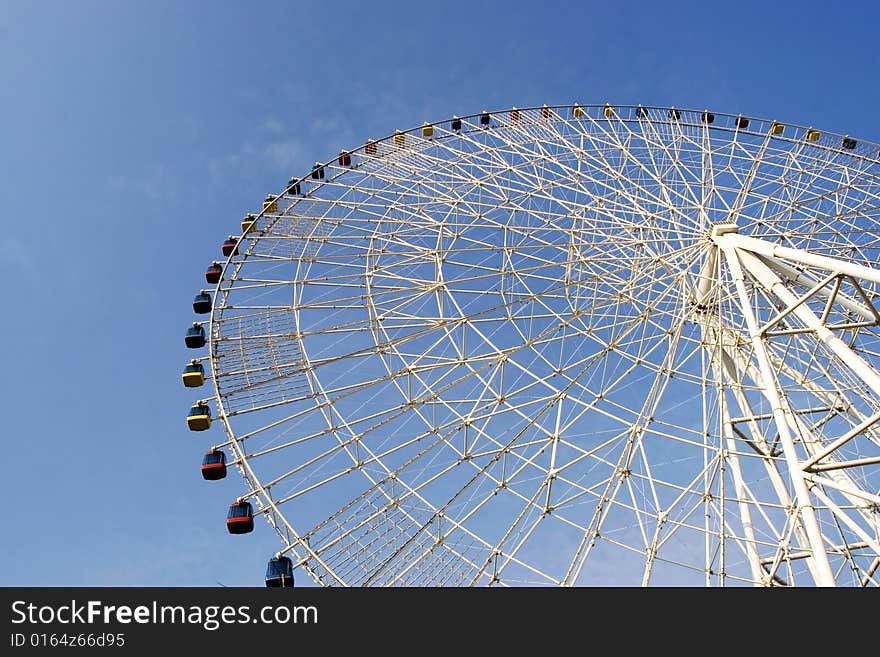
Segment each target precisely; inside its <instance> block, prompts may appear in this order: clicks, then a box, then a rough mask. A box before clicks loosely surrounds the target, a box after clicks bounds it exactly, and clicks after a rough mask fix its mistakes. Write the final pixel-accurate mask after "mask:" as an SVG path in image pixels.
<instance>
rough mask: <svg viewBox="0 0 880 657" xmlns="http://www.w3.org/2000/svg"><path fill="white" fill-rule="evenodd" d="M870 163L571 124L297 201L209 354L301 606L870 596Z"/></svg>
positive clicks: (879, 515)
mask: <svg viewBox="0 0 880 657" xmlns="http://www.w3.org/2000/svg"><path fill="white" fill-rule="evenodd" d="M877 155H878V151H877V146H876V145H871V144H866V143H864V142H856V141H855V140H853V139H851V138H849V137H843V136H839V135H829V134H820V133H819V132H817V131H816V130H814V129H812V128H802V127H797V126H792V125H782V124H779V123H776V122H771V121H762V120H757V119H744V118H743V117H738V116H730V115H722V114H713V113H709V112H702V111H691V110H677V109H670V108H645V107H641V106H637V107H610V106H566V107H552V108H551V107H543V108H530V109H521V110H516V109H514V110H507V111H503V112H492V113H483V114H477V115H474V116H470V117H464V118H462V119H457V120H453V121H446V122H442V123H436V124H431V125H427V124H426V126H423V127H420V128H416V129H414V130H410V131H406V132H399V133H395V134H394V135H391V136H389V137H388V138H387V139H384V140H380V141H377V142H369V143H368V144H366V145H364V146H362V147H360V148H358V149H355V150H353V151H351V152H350V153H347V154H344V155H343V156H341V157H339V158H338V159H334V160H332V161H330V162H327V163H323V164H322V165H320V169H316V170H315V172H314V173H313V174H309V175H307V176H304V177H302V178H298V179H296V180H291V183H290V184H289V185H288V186H287V187H286V189H285V190H283V192H282V193H280V194H278V195H277V200H278V205H277V208H276V207H274V206H273V205H272V204H267V206H266V209H265V210H264V212H262V213H261V214H260V215H259V216H258V217H257V219H256V223H255V224H254V227H255V229H254V231H253V232H252V233H249V234H247V235H245V236H244V238H245V240H246V248H243V249H242V254H241V255H240V256H230V258H229V259H228V261H227V262H226V263H225V267H224V273H223V278H222V280H221V282H220V283H219V284H218V286H217V288H216V290H215V299H214V311H213V315H212V319H211V326H210V331H209V333H210V343H211V344H210V346H211V356H210V362H211V366H212V378H213V381H214V384H215V386H216V395H217V396H216V402H217V405H218V410H219V415H220V417H221V420H222V422H223V425H224V426H225V428H226V431H227V434H228V435H227V438H228V439H227V441H226V442H225V443H224V445H223V446H226V447H228V448H230V449H231V450H232V453H233V455H234V463H235V464H236V465H238V466H239V469H240V471H241V472H242V474H243V476H244V478H245V481H246V482H247V485H248V492H246V493H245V497H247V498H251V499H252V500H253V501H255V502H256V504H257V506H258V508H259V513H260V514H262V515H264V516H265V517H266V518H267V520H268V521H269V523H270V524H271V525H272V526H273V527H274V528H275V529H276V530H277V531H278V533H279V535H280V536H281V538H282V540H283V546H282V552H286V553H289V554H290V555H291V556H292V557H293V558H294V559H295V561H296V563H297V564H298V565H299V566H301V567H302V568H304V569H306V570H307V571H308V572H309V573H310V574H311V575H312V576H313V577H314V578H315V580H316V581H318V582H319V583H322V584H326V585H516V584H550V585H563V586H570V585H591V584H636V585H637V584H642V585H648V584H652V583H654V584H699V585H704V584H705V585H730V584H757V585H796V584H818V585H833V584H845V585H856V586H876V585H878V583H880V574H878V573H877V570H878V565H880V430H878V421H880V373H878V364H880V329H878V327H880V314H878V298H877V296H878V289H880V268H878V266H877V262H878V254H880V223H878V215H880V180H878V171H880V162H878V157H877Z"/></svg>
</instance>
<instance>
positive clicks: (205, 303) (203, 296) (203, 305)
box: [193, 290, 211, 315]
mask: <svg viewBox="0 0 880 657" xmlns="http://www.w3.org/2000/svg"><path fill="white" fill-rule="evenodd" d="M193 312H194V313H195V314H196V315H206V314H208V313H209V312H211V295H210V294H208V293H207V292H206V291H205V290H202V291H201V292H199V293H198V294H197V295H196V296H195V298H194V299H193Z"/></svg>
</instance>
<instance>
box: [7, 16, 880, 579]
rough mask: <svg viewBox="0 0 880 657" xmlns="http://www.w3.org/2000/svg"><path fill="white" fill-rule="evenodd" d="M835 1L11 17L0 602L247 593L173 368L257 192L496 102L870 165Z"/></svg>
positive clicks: (250, 550) (864, 56)
mask: <svg viewBox="0 0 880 657" xmlns="http://www.w3.org/2000/svg"><path fill="white" fill-rule="evenodd" d="M841 4H843V3H841ZM846 5H847V6H846V8H845V9H832V8H831V5H829V4H828V3H819V2H779V3H766V2H738V3H733V2H725V3H709V2H677V3H672V4H670V3H646V2H615V3H608V2H580V3H575V2H548V1H542V2H537V1H531V2H518V1H516V0H507V1H504V2H477V1H474V2H455V3H448V4H446V3H442V2H435V3H430V4H429V3H418V2H383V1H375V2H349V1H346V0H335V1H334V2H326V3H324V2H308V3H305V2H300V3H297V2H285V3H272V2H250V3H240V2H235V3H234V2H217V3H207V2H187V3H182V2H159V1H156V0H151V1H149V2H134V1H133V2H89V1H84V0H80V1H79V2H75V3H73V2H31V1H27V2H25V1H7V2H5V3H3V4H2V5H0V86H2V89H3V94H2V97H3V101H2V103H0V117H2V122H0V125H2V128H0V166H2V168H0V171H2V176H0V198H2V199H3V205H4V208H3V214H4V220H3V227H4V230H3V231H2V233H0V254H2V256H0V274H2V281H3V283H4V285H3V289H4V297H5V303H4V307H5V309H6V310H5V312H4V313H3V316H4V317H5V321H3V322H2V323H0V340H2V344H3V345H4V376H3V379H2V381H3V382H2V395H0V400H2V402H0V408H2V412H3V420H4V422H3V424H4V431H3V440H4V449H3V456H4V463H3V468H2V472H3V476H2V484H0V485H2V489H0V490H2V492H3V496H4V499H5V501H6V503H7V504H6V507H5V508H6V509H7V514H8V515H7V519H6V522H7V525H6V528H5V529H4V531H3V532H2V533H0V551H2V554H3V557H4V558H3V560H2V566H0V585H53V584H54V585H205V586H211V585H215V583H216V582H218V581H219V582H222V583H223V584H226V585H260V584H261V582H262V576H263V571H264V568H265V560H266V558H267V557H268V556H269V555H270V553H272V552H273V551H274V550H275V549H276V541H277V539H276V537H275V535H274V533H273V532H271V531H270V529H269V528H268V526H266V525H265V523H258V525H257V529H256V531H255V532H254V533H253V534H251V535H249V536H244V537H241V536H230V535H228V534H227V532H226V529H225V526H224V517H225V512H226V506H227V504H228V503H229V501H231V499H232V498H234V497H235V496H236V495H237V494H239V492H240V491H241V490H242V484H241V481H240V479H239V478H238V476H237V475H233V476H230V477H229V478H227V479H226V480H224V481H222V482H214V483H209V482H204V481H202V480H201V477H200V475H199V472H198V464H199V462H200V458H201V454H202V453H203V452H204V450H205V447H206V442H207V440H208V439H206V438H204V437H203V436H202V435H197V434H192V433H190V432H188V431H187V429H186V426H185V415H186V412H187V410H188V407H189V404H190V403H191V400H192V398H193V395H192V394H190V393H188V392H187V391H185V390H184V389H183V387H182V386H181V383H180V370H181V368H182V366H183V365H184V364H185V362H186V360H187V359H188V358H189V357H190V354H189V353H188V350H187V349H186V348H185V347H184V345H183V333H184V331H185V329H186V327H187V326H188V324H189V323H190V322H191V321H192V309H191V305H190V304H191V300H192V296H193V295H194V294H195V293H196V292H197V291H198V289H199V288H200V287H201V286H202V285H203V284H204V278H203V272H204V269H205V266H206V265H207V264H208V263H209V262H210V261H211V260H213V259H215V258H217V257H218V254H219V245H220V243H221V242H222V240H223V239H224V238H225V236H226V235H227V234H229V233H232V232H235V230H236V226H237V225H238V222H239V221H240V219H241V216H242V215H243V214H244V213H245V212H248V211H253V210H255V209H257V208H258V206H259V205H260V202H261V201H262V199H263V197H264V195H265V194H266V193H267V192H270V191H279V190H280V189H281V187H282V185H283V183H285V182H286V181H287V179H288V178H290V177H291V176H292V175H294V174H301V173H303V172H305V171H306V170H308V168H310V165H311V164H312V163H313V162H315V161H316V160H326V159H329V158H330V157H332V156H333V155H334V154H335V153H338V152H339V151H340V150H341V149H342V148H345V147H355V146H357V145H359V144H361V143H363V142H364V141H365V140H366V139H367V138H369V137H381V136H385V135H387V134H389V133H391V132H393V131H394V130H395V129H397V128H408V127H412V126H415V125H418V124H421V122H422V121H424V120H439V119H442V118H446V117H448V116H451V115H452V114H469V113H474V112H477V111H480V110H482V109H484V108H486V109H490V110H491V109H495V108H498V109H502V108H507V107H510V106H513V105H516V106H520V107H526V106H532V105H541V104H543V103H548V104H559V103H568V102H572V101H575V100H577V101H580V102H583V103H604V102H617V103H644V104H646V105H675V106H678V107H693V108H703V107H706V108H709V109H715V110H716V111H720V112H731V113H743V114H746V115H751V116H758V117H764V118H770V119H779V120H781V121H792V122H795V123H799V124H802V125H813V126H815V127H817V128H821V129H825V130H830V131H834V132H839V133H842V134H851V135H853V136H855V137H857V138H861V139H867V140H872V141H875V142H876V141H880V127H878V122H877V108H878V106H880V90H878V86H877V84H876V80H877V70H878V64H880V62H878V59H880V58H878V54H877V49H876V34H875V31H876V27H877V25H880V8H878V6H877V5H876V4H875V3H869V2H853V3H846ZM218 431H219V429H218ZM218 435H219V434H218ZM10 514H11V515H10ZM304 578H305V576H301V578H300V579H304Z"/></svg>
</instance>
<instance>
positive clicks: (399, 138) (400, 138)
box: [394, 130, 406, 146]
mask: <svg viewBox="0 0 880 657" xmlns="http://www.w3.org/2000/svg"><path fill="white" fill-rule="evenodd" d="M405 143H406V135H405V134H403V133H402V132H401V131H400V130H398V131H397V132H395V133H394V145H395V146H403V145H404V144H405Z"/></svg>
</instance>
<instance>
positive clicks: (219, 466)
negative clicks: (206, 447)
mask: <svg viewBox="0 0 880 657" xmlns="http://www.w3.org/2000/svg"><path fill="white" fill-rule="evenodd" d="M225 477H226V454H225V453H224V452H223V451H222V450H219V449H212V450H211V451H210V452H208V453H206V454H205V457H204V458H203V459H202V478H204V479H206V480H208V481H217V480H218V479H223V478H225Z"/></svg>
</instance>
